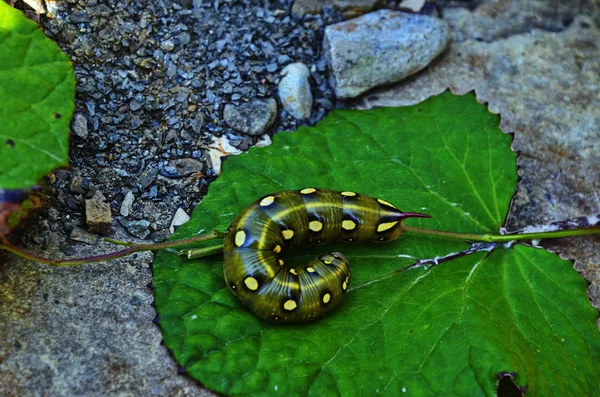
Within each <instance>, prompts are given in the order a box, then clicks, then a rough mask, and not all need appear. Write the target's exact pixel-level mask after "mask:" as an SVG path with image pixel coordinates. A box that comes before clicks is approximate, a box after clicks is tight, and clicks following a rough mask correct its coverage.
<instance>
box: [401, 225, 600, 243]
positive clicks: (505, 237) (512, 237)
mask: <svg viewBox="0 0 600 397" xmlns="http://www.w3.org/2000/svg"><path fill="white" fill-rule="evenodd" d="M404 231H405V232H408V233H413V234H419V235H426V236H435V237H441V238H446V239H451V240H461V241H481V242H486V243H501V242H508V241H518V240H541V239H546V238H559V237H575V236H588V235H591V234H600V227H590V228H582V229H571V230H556V231H552V232H535V233H521V234H470V233H455V232H446V231H441V230H432V229H423V228H420V227H414V226H406V225H405V226H404Z"/></svg>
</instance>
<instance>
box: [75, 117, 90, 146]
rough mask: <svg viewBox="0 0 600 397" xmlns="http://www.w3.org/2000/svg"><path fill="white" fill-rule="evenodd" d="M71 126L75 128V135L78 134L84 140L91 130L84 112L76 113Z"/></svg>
mask: <svg viewBox="0 0 600 397" xmlns="http://www.w3.org/2000/svg"><path fill="white" fill-rule="evenodd" d="M71 128H72V129H73V132H74V133H75V135H77V136H78V137H80V138H81V139H83V140H84V141H85V140H86V139H88V135H89V132H88V126H87V119H86V118H85V116H84V115H83V114H81V113H75V115H74V116H73V123H72V124H71Z"/></svg>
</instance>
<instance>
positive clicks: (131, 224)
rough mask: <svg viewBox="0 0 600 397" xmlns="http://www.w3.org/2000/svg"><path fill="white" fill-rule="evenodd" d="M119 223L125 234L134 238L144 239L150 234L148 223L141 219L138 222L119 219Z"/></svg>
mask: <svg viewBox="0 0 600 397" xmlns="http://www.w3.org/2000/svg"><path fill="white" fill-rule="evenodd" d="M119 223H120V224H121V225H123V227H124V228H125V229H127V232H128V233H129V234H131V235H132V236H134V237H137V238H140V239H145V238H146V237H148V235H149V234H150V230H148V228H149V227H150V221H147V220H146V219H142V220H139V221H128V220H127V219H125V218H119Z"/></svg>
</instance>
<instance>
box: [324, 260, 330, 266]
mask: <svg viewBox="0 0 600 397" xmlns="http://www.w3.org/2000/svg"><path fill="white" fill-rule="evenodd" d="M323 263H324V264H326V265H331V261H330V260H328V259H325V260H323Z"/></svg>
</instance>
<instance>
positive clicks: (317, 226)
mask: <svg viewBox="0 0 600 397" xmlns="http://www.w3.org/2000/svg"><path fill="white" fill-rule="evenodd" d="M308 228H309V229H310V230H312V231H313V232H320V231H321V229H323V224H322V223H321V222H319V221H310V222H309V223H308Z"/></svg>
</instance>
